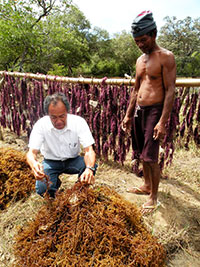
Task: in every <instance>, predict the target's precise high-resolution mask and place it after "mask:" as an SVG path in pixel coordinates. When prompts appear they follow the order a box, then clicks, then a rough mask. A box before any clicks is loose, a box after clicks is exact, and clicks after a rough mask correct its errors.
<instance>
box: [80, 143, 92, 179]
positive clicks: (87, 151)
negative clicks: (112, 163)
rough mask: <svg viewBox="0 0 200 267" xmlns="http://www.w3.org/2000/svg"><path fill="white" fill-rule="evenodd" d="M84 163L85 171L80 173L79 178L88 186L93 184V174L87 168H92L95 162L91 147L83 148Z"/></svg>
mask: <svg viewBox="0 0 200 267" xmlns="http://www.w3.org/2000/svg"><path fill="white" fill-rule="evenodd" d="M84 161H85V165H86V169H85V171H84V172H83V173H82V175H81V177H80V181H81V182H86V183H88V184H94V182H95V179H94V173H93V171H92V170H91V169H89V168H87V167H94V165H95V162H96V154H95V152H94V149H93V147H92V146H88V147H86V148H84Z"/></svg>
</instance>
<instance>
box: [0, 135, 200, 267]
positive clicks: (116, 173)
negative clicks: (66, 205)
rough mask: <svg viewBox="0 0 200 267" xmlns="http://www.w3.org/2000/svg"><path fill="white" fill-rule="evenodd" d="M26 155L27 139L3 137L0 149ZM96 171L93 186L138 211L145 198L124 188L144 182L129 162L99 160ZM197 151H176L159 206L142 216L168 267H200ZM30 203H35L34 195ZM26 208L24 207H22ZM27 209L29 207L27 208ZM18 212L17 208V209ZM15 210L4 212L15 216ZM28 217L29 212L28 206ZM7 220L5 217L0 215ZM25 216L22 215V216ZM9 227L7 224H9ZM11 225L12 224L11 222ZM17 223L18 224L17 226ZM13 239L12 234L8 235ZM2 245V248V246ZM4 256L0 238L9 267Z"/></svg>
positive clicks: (1, 266) (66, 181) (68, 181)
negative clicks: (103, 186) (112, 193)
mask: <svg viewBox="0 0 200 267" xmlns="http://www.w3.org/2000/svg"><path fill="white" fill-rule="evenodd" d="M2 146H10V147H11V148H15V149H19V150H22V151H24V152H25V151H27V139H26V137H23V136H21V137H20V138H17V137H16V136H15V135H14V134H10V133H7V132H6V133H4V141H0V147H2ZM98 164H99V168H98V171H97V175H96V184H106V185H107V186H110V187H113V188H114V189H115V190H116V191H117V192H118V193H120V194H121V195H122V196H123V197H124V198H125V199H126V200H128V201H130V202H133V203H136V204H137V205H138V207H141V206H142V204H143V203H144V202H145V201H146V200H147V198H148V196H145V195H135V194H132V193H127V188H130V187H132V186H140V185H141V184H142V182H143V178H140V177H137V176H136V175H135V174H133V173H132V172H131V160H130V158H128V159H127V160H126V162H125V165H124V166H120V165H119V164H117V163H114V162H113V161H112V160H110V161H106V162H104V161H100V160H98ZM199 166H200V151H199V150H197V151H195V152H194V151H193V150H191V151H179V152H177V153H175V157H174V161H173V164H172V165H171V166H170V167H168V168H166V169H165V170H164V174H165V175H167V177H168V178H167V179H161V182H160V187H159V201H160V203H161V206H160V207H159V208H158V209H157V210H156V211H155V212H154V213H152V214H151V215H148V216H144V223H145V224H146V225H147V227H148V228H149V231H151V233H152V234H153V235H155V236H157V237H158V239H159V240H160V241H161V242H162V243H163V244H164V245H165V246H166V249H167V253H168V262H167V266H170V267H171V266H177V267H179V266H182V267H198V266H200V261H199V259H200V242H199V241H200V167H199ZM61 180H62V187H70V186H72V185H73V184H74V182H75V181H76V180H77V176H76V175H71V176H69V175H62V176H61ZM31 198H32V199H34V198H35V199H36V202H37V201H39V200H38V196H36V194H33V195H32V196H31ZM23 205H25V204H23ZM27 205H28V204H27ZM18 208H19V207H18ZM14 209H15V207H12V208H11V210H9V211H7V212H10V213H13V212H14ZM28 209H30V211H27V213H28V214H29V215H30V213H31V212H32V211H31V209H33V208H32V207H31V208H30V206H29V205H28ZM0 216H6V213H5V212H3V213H2V214H1V213H0ZM21 216H22V217H23V216H27V215H25V214H22V215H21ZM8 223H9V220H8ZM12 223H13V222H12ZM18 223H19V222H18ZM10 238H11V239H12V231H10ZM2 242H4V246H3V245H1V244H2ZM8 254H9V253H7V252H6V240H5V238H4V237H1V242H0V267H9V266H11V265H9V261H10V262H11V261H12V260H10V259H11V258H12V257H11V256H8Z"/></svg>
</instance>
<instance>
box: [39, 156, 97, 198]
mask: <svg viewBox="0 0 200 267" xmlns="http://www.w3.org/2000/svg"><path fill="white" fill-rule="evenodd" d="M42 164H43V168H44V173H45V174H46V175H47V176H48V177H49V179H50V182H51V183H50V184H49V188H48V192H49V195H50V196H51V197H54V196H55V193H56V191H57V190H58V188H59V187H60V185H61V181H60V179H59V175H60V174H62V173H67V174H78V177H80V176H81V174H82V173H83V172H84V170H85V168H86V166H85V161H84V158H83V157H81V156H78V157H76V158H71V159H67V160H64V161H61V160H48V159H44V160H43V162H42ZM96 169H97V164H95V170H96ZM35 187H36V192H37V193H38V194H39V195H41V196H42V195H43V194H44V193H45V192H46V190H47V183H46V181H45V180H36V184H35Z"/></svg>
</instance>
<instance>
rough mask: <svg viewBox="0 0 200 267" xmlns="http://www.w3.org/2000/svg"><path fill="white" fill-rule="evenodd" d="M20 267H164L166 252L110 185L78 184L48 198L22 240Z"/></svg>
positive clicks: (17, 252)
mask: <svg viewBox="0 0 200 267" xmlns="http://www.w3.org/2000/svg"><path fill="white" fill-rule="evenodd" d="M15 239H16V244H15V257H16V262H15V265H14V266H16V267H36V266H40V267H47V266H59V267H66V266H83V267H85V266H163V265H164V262H165V251H164V248H163V247H162V245H161V244H159V242H158V241H157V239H156V238H155V237H153V236H152V235H151V234H150V233H149V232H148V231H147V229H146V227H145V226H144V224H143V223H142V217H141V213H140V211H139V209H138V208H137V207H136V206H135V205H134V204H131V203H130V202H128V201H125V200H124V199H123V198H122V197H121V196H120V195H119V194H117V193H116V192H115V191H114V190H112V189H110V188H108V187H106V186H95V187H94V188H90V187H89V186H87V185H83V184H80V183H77V184H75V185H74V187H73V188H71V189H66V190H65V191H63V192H58V193H57V196H56V199H55V200H50V199H49V198H46V204H45V205H43V206H42V208H41V209H40V211H39V212H38V214H37V216H36V218H35V220H34V221H31V222H29V223H28V224H27V225H26V226H25V227H23V228H21V229H20V230H19V232H18V235H17V236H16V238H15Z"/></svg>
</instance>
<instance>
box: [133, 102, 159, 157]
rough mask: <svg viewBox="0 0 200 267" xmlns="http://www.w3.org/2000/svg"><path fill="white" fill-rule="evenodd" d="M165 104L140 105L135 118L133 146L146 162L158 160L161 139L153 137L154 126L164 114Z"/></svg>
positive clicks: (137, 107) (136, 109)
mask: <svg viewBox="0 0 200 267" xmlns="http://www.w3.org/2000/svg"><path fill="white" fill-rule="evenodd" d="M162 109H163V105H162V104H155V105H152V106H139V105H137V106H136V108H135V115H134V118H133V130H132V132H131V136H132V148H133V150H134V152H135V153H136V154H137V153H138V154H140V159H142V160H143V161H146V162H158V156H159V140H154V139H153V131H154V127H155V126H156V124H157V123H158V121H159V119H160V117H161V114H162Z"/></svg>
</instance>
